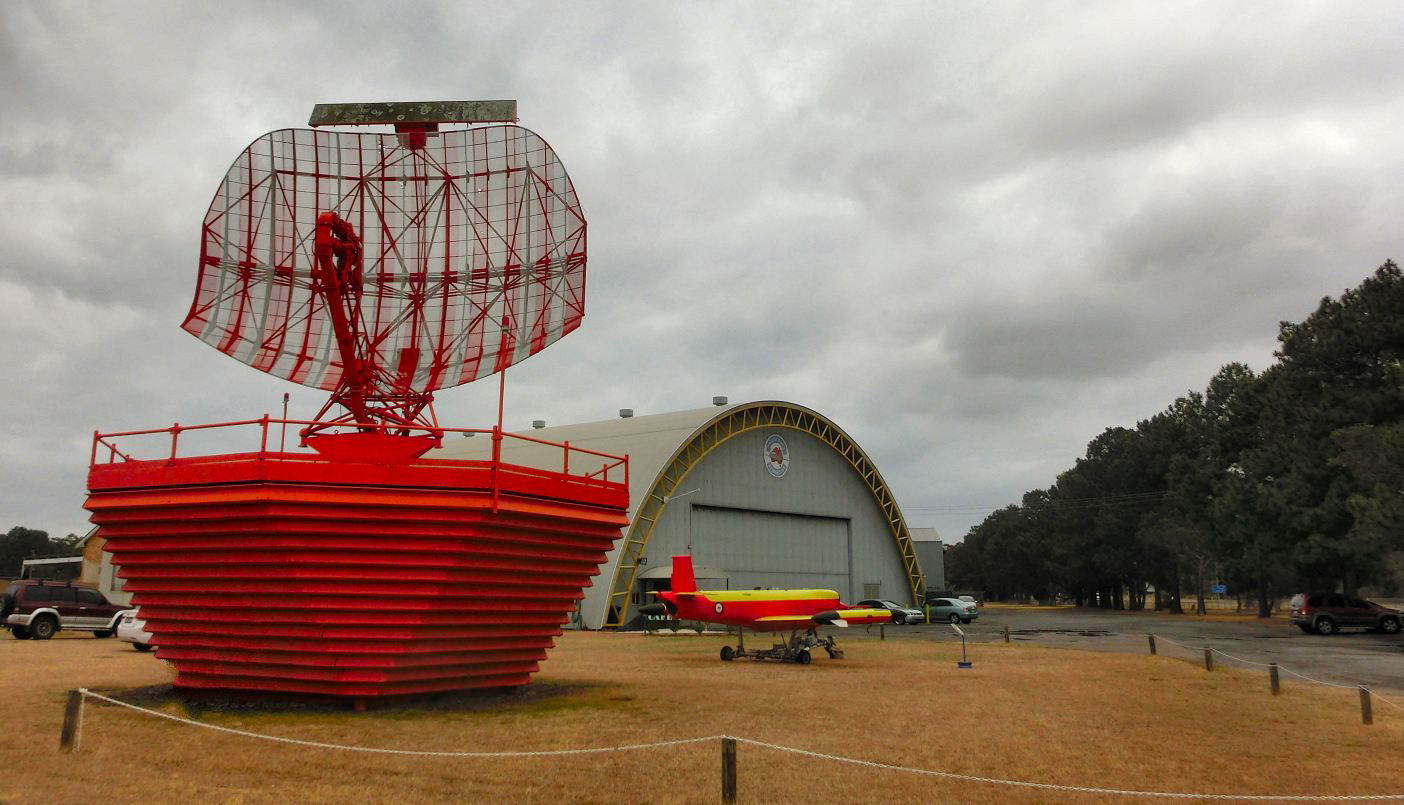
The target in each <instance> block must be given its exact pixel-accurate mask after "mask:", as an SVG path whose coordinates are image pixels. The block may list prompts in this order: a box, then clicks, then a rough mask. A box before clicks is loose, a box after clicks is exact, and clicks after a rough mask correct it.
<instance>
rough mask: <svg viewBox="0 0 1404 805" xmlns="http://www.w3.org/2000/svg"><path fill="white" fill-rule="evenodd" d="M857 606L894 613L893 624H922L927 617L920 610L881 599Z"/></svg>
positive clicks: (860, 602) (870, 599) (859, 603)
mask: <svg viewBox="0 0 1404 805" xmlns="http://www.w3.org/2000/svg"><path fill="white" fill-rule="evenodd" d="M855 606H857V607H859V608H863V607H867V608H868V609H886V610H889V611H890V612H891V613H892V622H893V623H921V622H923V621H925V620H926V615H924V614H922V611H921V610H919V609H912V608H911V607H904V606H902V605H901V604H896V603H893V602H892V601H886V600H883V599H879V598H869V599H868V600H866V601H859V602H858V603H857V604H856V605H855Z"/></svg>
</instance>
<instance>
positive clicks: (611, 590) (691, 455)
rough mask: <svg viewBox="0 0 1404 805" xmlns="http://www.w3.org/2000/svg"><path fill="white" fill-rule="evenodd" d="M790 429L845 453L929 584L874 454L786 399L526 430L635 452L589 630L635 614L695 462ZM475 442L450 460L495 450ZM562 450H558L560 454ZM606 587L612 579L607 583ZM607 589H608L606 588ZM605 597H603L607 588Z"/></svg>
mask: <svg viewBox="0 0 1404 805" xmlns="http://www.w3.org/2000/svg"><path fill="white" fill-rule="evenodd" d="M775 427H779V428H789V429H793V430H799V431H803V432H806V433H808V434H810V435H811V436H814V437H815V438H817V439H819V440H821V441H823V442H825V443H826V444H828V445H829V446H830V447H831V448H833V449H834V450H835V451H836V452H838V453H839V454H840V455H842V456H843V458H844V459H845V460H846V461H847V462H848V464H849V465H850V466H852V467H853V469H854V471H855V472H856V473H857V475H858V476H859V477H860V478H861V479H862V481H863V482H864V483H865V484H866V485H867V487H868V489H869V490H870V491H871V492H872V494H873V497H874V499H875V501H876V503H877V504H878V506H879V508H880V509H881V510H882V512H883V515H884V517H885V519H886V520H887V524H888V527H889V528H890V529H891V532H892V538H893V541H894V543H895V545H896V548H897V551H898V554H899V555H900V556H901V558H902V566H903V567H904V568H905V570H906V572H907V576H908V583H909V585H910V588H911V592H912V596H913V598H915V597H916V591H917V590H918V589H921V588H922V587H923V585H924V581H923V578H922V572H921V567H920V564H919V563H918V560H917V557H916V551H915V549H914V548H913V546H912V539H911V533H910V531H909V530H908V528H907V524H906V520H905V519H904V518H903V517H902V512H901V510H900V509H899V508H898V506H897V502H896V499H895V498H894V497H893V496H892V493H891V490H889V489H888V487H887V483H886V481H884V480H883V478H882V475H881V474H880V473H879V472H878V471H877V468H876V466H874V464H873V462H872V460H871V459H869V458H868V455H867V454H866V453H864V452H863V450H862V448H860V447H859V446H858V444H857V443H856V442H854V441H853V440H852V439H851V438H850V437H849V436H848V434H847V433H845V432H844V431H843V429H842V428H840V427H838V426H837V425H835V424H834V423H833V422H831V421H829V420H828V419H827V418H826V417H824V416H823V415H821V414H819V413H817V412H815V411H813V410H810V409H809V408H806V407H804V406H801V405H796V404H794V403H789V402H783V401H779V400H763V401H757V402H747V403H736V404H733V405H726V406H712V407H708V408H698V409H694V410H691V411H674V412H670V413H665V414H650V415H646V416H635V417H629V418H622V417H621V418H619V419H610V420H605V421H601V422H585V423H580V424H574V425H558V426H554V427H547V428H539V429H535V430H531V431H527V432H526V435H530V436H532V437H534V438H538V439H544V440H547V441H551V442H558V443H559V442H567V441H568V442H570V444H571V446H572V447H582V448H585V449H588V450H596V451H599V452H602V453H611V454H614V455H625V454H627V455H628V456H629V523H630V525H629V527H628V528H627V529H626V530H625V534H624V538H623V539H622V540H621V541H620V542H619V543H617V544H616V545H615V547H614V549H613V550H611V551H610V553H609V557H608V559H607V560H606V561H605V564H604V566H603V567H602V568H601V573H600V577H599V578H598V579H597V580H596V585H595V587H593V588H591V589H589V590H587V598H586V602H585V604H586V606H584V607H583V608H582V609H583V610H584V611H585V614H584V619H585V622H584V623H583V624H582V625H584V626H586V627H587V628H599V627H600V626H618V625H620V624H621V623H623V622H626V621H627V620H628V617H627V615H628V606H629V603H628V599H629V591H630V590H631V589H632V586H633V583H634V580H635V574H636V573H638V572H639V565H638V559H639V557H640V556H643V555H644V551H645V549H646V548H647V546H648V539H649V536H650V535H651V533H652V529H653V524H654V523H656V522H657V521H658V519H659V518H660V517H661V516H662V514H663V510H664V509H665V508H666V506H667V503H668V497H669V496H671V495H673V494H674V493H677V492H678V491H679V485H680V484H682V483H683V481H684V480H685V479H686V477H687V473H688V471H689V470H691V468H692V467H693V466H695V465H696V464H697V463H698V462H700V461H701V460H702V459H703V458H704V457H705V456H706V455H707V454H708V453H710V452H711V451H712V450H714V449H716V448H717V447H719V446H720V445H722V444H723V443H725V442H726V441H728V440H729V439H731V438H732V437H734V436H738V435H740V434H742V433H745V432H748V431H752V430H755V429H757V428H775ZM465 441H471V442H472V443H471V444H465V443H462V442H459V443H449V444H447V445H445V447H444V450H445V452H444V453H440V455H441V456H443V457H445V458H449V457H455V458H479V457H481V454H482V453H484V452H486V451H488V450H490V449H491V448H490V443H489V442H488V440H487V439H482V438H478V439H472V440H465ZM538 452H540V447H539V446H537V445H533V444H531V443H529V442H521V441H518V440H506V441H504V442H503V445H502V460H503V461H505V462H508V463H518V464H525V465H528V466H530V465H533V464H535V463H537V462H536V461H534V460H533V459H534V458H535V456H534V454H535V453H538ZM554 455H558V453H554ZM605 585H608V586H607V587H606V586H605ZM601 588H604V589H603V591H602V589H601ZM602 592H603V593H604V594H606V595H607V596H608V598H607V599H606V600H603V601H602V600H600V596H601V594H602Z"/></svg>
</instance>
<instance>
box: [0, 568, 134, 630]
mask: <svg viewBox="0 0 1404 805" xmlns="http://www.w3.org/2000/svg"><path fill="white" fill-rule="evenodd" d="M127 609H129V607H125V606H122V605H120V604H114V603H112V602H110V601H108V600H107V599H106V598H104V597H103V595H102V593H100V592H98V591H97V590H94V589H93V588H91V587H84V586H81V585H78V584H74V583H73V582H71V581H42V580H36V579H20V580H19V581H13V582H10V586H8V587H6V588H5V592H4V593H3V594H0V623H3V624H4V625H5V626H7V627H9V629H10V634H12V635H14V636H15V637H16V638H18V639H20V640H28V639H29V638H31V637H32V638H34V639H35V640H48V639H49V638H51V637H53V636H54V635H55V634H57V633H58V632H59V631H61V630H63V629H72V630H77V631H86V632H92V633H93V635H94V636H95V637H111V636H112V635H113V633H114V632H116V630H117V621H118V618H119V617H120V615H121V614H122V613H123V612H125V611H127Z"/></svg>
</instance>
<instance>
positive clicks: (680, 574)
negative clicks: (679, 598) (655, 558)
mask: <svg viewBox="0 0 1404 805" xmlns="http://www.w3.org/2000/svg"><path fill="white" fill-rule="evenodd" d="M673 592H675V593H695V592H697V579H696V577H694V576H693V575H692V557H691V556H674V557H673Z"/></svg>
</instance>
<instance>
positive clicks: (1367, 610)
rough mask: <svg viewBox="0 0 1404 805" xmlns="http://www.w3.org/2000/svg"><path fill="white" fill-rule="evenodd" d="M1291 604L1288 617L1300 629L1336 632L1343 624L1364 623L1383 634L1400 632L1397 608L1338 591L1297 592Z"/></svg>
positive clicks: (1320, 632)
mask: <svg viewBox="0 0 1404 805" xmlns="http://www.w3.org/2000/svg"><path fill="white" fill-rule="evenodd" d="M1291 607H1292V612H1291V615H1290V616H1289V617H1290V618H1291V619H1292V623H1295V624H1296V625H1297V626H1299V627H1301V630H1302V631H1303V632H1315V633H1317V634H1335V633H1336V632H1339V631H1340V630H1341V628H1342V627H1344V626H1363V627H1365V628H1366V629H1369V630H1371V631H1379V632H1384V633H1385V634H1396V633H1398V632H1399V610H1397V609H1390V608H1389V607H1382V606H1380V605H1379V604H1376V603H1375V602H1374V601H1366V600H1364V599H1361V598H1351V597H1350V596H1348V595H1343V594H1341V593H1312V594H1310V595H1307V594H1305V593H1297V594H1296V595H1294V596H1292V604H1291Z"/></svg>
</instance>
